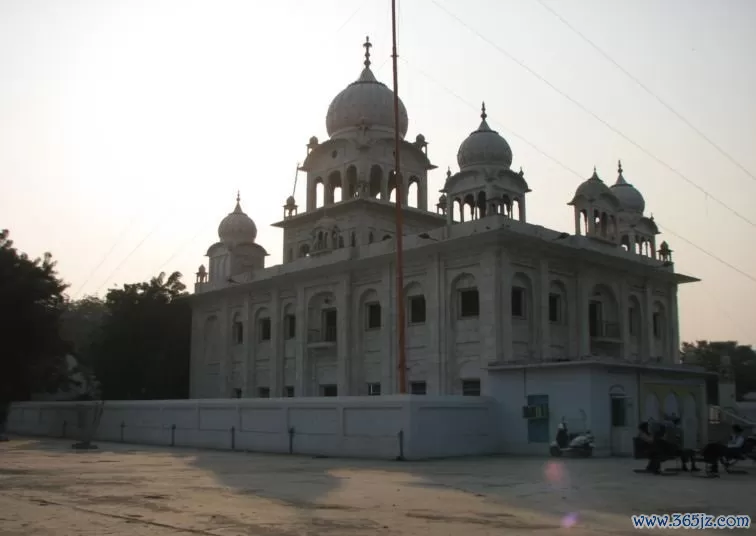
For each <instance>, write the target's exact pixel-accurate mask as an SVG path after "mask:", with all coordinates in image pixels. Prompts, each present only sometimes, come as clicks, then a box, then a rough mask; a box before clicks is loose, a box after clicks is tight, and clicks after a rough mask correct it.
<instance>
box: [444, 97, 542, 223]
mask: <svg viewBox="0 0 756 536" xmlns="http://www.w3.org/2000/svg"><path fill="white" fill-rule="evenodd" d="M487 117H488V115H487V114H486V103H483V104H482V106H481V114H480V118H481V122H480V126H478V129H477V130H475V131H474V132H472V133H471V134H470V135H469V136H468V137H467V138H466V139H465V140H464V141H463V142H462V144H461V145H460V146H459V151H458V152H457V164H458V165H459V172H458V173H455V174H452V173H451V170H450V171H449V173H448V174H447V177H446V183H445V184H444V188H443V189H442V190H441V192H442V193H443V196H442V199H439V204H438V207H439V210H442V209H443V212H445V214H446V218H447V223H449V224H451V223H453V222H454V221H458V222H464V221H466V220H471V219H473V220H475V219H479V218H484V217H485V216H487V215H494V214H501V215H504V216H508V217H510V218H516V219H517V220H519V221H522V222H525V221H526V216H525V194H526V193H528V192H530V188H528V183H527V182H526V181H525V178H524V174H523V172H522V169H521V170H520V171H519V173H516V172H514V171H512V149H511V148H510V147H509V143H507V140H505V139H504V138H503V137H502V136H501V135H499V133H498V132H496V131H495V130H492V129H491V127H490V126H488V121H487Z"/></svg>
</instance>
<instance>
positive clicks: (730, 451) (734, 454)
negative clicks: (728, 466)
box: [724, 424, 745, 460]
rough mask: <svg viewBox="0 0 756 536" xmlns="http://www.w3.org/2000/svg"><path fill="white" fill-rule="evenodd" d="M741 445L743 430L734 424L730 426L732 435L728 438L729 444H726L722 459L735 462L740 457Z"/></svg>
mask: <svg viewBox="0 0 756 536" xmlns="http://www.w3.org/2000/svg"><path fill="white" fill-rule="evenodd" d="M743 445H745V436H744V435H743V428H742V427H741V426H740V425H739V424H734V425H733V426H732V435H731V436H730V442H729V443H727V449H726V450H725V454H724V457H725V458H727V459H728V460H736V459H738V458H740V457H742V456H743Z"/></svg>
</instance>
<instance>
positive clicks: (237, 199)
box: [236, 190, 241, 203]
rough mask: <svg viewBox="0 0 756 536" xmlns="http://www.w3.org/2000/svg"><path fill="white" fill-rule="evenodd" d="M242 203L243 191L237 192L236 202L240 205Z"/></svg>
mask: <svg viewBox="0 0 756 536" xmlns="http://www.w3.org/2000/svg"><path fill="white" fill-rule="evenodd" d="M240 201H241V190H236V202H237V203H239V202H240Z"/></svg>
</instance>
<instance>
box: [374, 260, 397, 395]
mask: <svg viewBox="0 0 756 536" xmlns="http://www.w3.org/2000/svg"><path fill="white" fill-rule="evenodd" d="M393 267H394V263H393V262H392V263H389V264H387V265H386V266H385V267H384V268H383V270H381V281H382V283H381V286H380V290H379V291H378V292H379V296H380V298H379V299H380V302H381V348H384V351H383V359H382V361H381V393H386V394H387V395H390V394H394V393H397V392H398V391H397V384H396V379H397V370H396V342H395V341H396V338H395V333H396V314H395V309H394V307H395V305H394V296H396V293H395V292H393V289H394V288H396V279H395V273H394V269H393Z"/></svg>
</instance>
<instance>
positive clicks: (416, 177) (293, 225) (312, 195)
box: [274, 38, 444, 262]
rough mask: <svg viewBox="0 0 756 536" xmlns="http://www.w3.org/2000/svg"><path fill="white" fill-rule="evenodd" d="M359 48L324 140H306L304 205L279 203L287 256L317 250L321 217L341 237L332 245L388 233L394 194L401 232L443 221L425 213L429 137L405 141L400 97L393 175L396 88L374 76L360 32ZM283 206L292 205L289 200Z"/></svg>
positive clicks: (331, 110)
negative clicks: (358, 61) (356, 67)
mask: <svg viewBox="0 0 756 536" xmlns="http://www.w3.org/2000/svg"><path fill="white" fill-rule="evenodd" d="M363 46H364V48H365V58H364V61H363V68H362V72H361V73H360V75H359V77H358V78H357V80H355V81H354V82H352V83H351V84H349V85H348V86H347V87H346V88H344V89H343V90H342V91H341V92H339V94H338V95H336V97H334V99H333V101H331V104H330V106H329V107H328V112H327V114H326V131H327V133H328V139H327V140H325V141H321V140H319V139H318V138H317V137H316V136H313V137H311V138H310V140H309V142H308V144H307V156H306V158H305V160H304V163H303V164H302V165H301V166H300V167H299V171H303V172H305V173H306V174H307V179H306V200H305V210H304V211H301V210H300V211H299V212H296V211H294V210H288V209H287V208H286V207H285V215H284V219H283V221H281V222H279V223H276V224H274V225H275V226H277V227H282V228H283V229H284V255H283V257H284V261H285V262H291V261H294V260H296V259H298V258H301V257H304V256H310V254H312V253H314V252H315V249H314V244H313V243H312V240H311V236H312V232H313V230H314V229H315V226H316V223H317V222H319V221H320V220H321V219H323V218H327V219H332V220H334V221H335V222H336V225H335V227H336V228H338V230H339V231H338V232H339V236H338V237H336V238H335V239H333V238H332V242H333V244H334V247H335V249H340V247H354V246H362V245H366V244H369V243H370V242H371V241H372V240H374V239H376V237H378V238H377V239H378V240H381V239H383V238H385V237H389V238H391V237H393V236H394V234H395V232H396V227H395V223H394V221H395V209H396V207H395V205H394V203H393V200H394V199H396V197H395V196H397V195H400V196H401V200H402V207H403V209H404V214H405V224H406V229H407V232H410V231H416V232H423V231H426V230H430V229H433V228H437V227H438V226H439V225H443V222H444V219H443V217H440V216H439V215H438V214H436V213H434V212H428V171H429V170H432V169H435V167H436V166H434V165H433V164H431V162H430V160H429V159H428V142H427V140H426V139H425V136H423V135H422V134H418V135H417V136H416V137H415V140H414V141H412V142H409V141H407V140H406V139H405V137H406V135H407V130H408V126H409V119H408V116H407V109H406V108H405V106H404V104H403V103H402V102H401V100H399V137H400V140H399V143H400V150H401V162H402V164H401V170H400V172H401V174H402V180H401V181H397V180H396V179H395V177H394V162H395V160H394V156H395V155H394V145H395V125H394V92H393V91H392V90H391V89H390V88H389V87H387V86H386V85H385V84H384V83H382V82H379V81H378V80H377V79H376V78H375V74H374V73H373V71H372V69H371V64H372V63H371V60H370V50H371V48H372V46H373V45H372V43H370V40H369V39H367V38H366V41H365V43H364V45H363ZM398 182H401V185H402V188H401V191H398V188H397V183H398ZM287 206H291V207H293V206H294V205H293V204H291V203H288V202H287ZM326 212H327V215H326ZM318 232H320V231H318ZM331 235H332V231H329V236H331ZM341 244H344V246H340V245H341ZM319 250H320V251H332V250H333V248H332V247H330V246H329V247H328V248H325V249H323V248H319Z"/></svg>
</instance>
